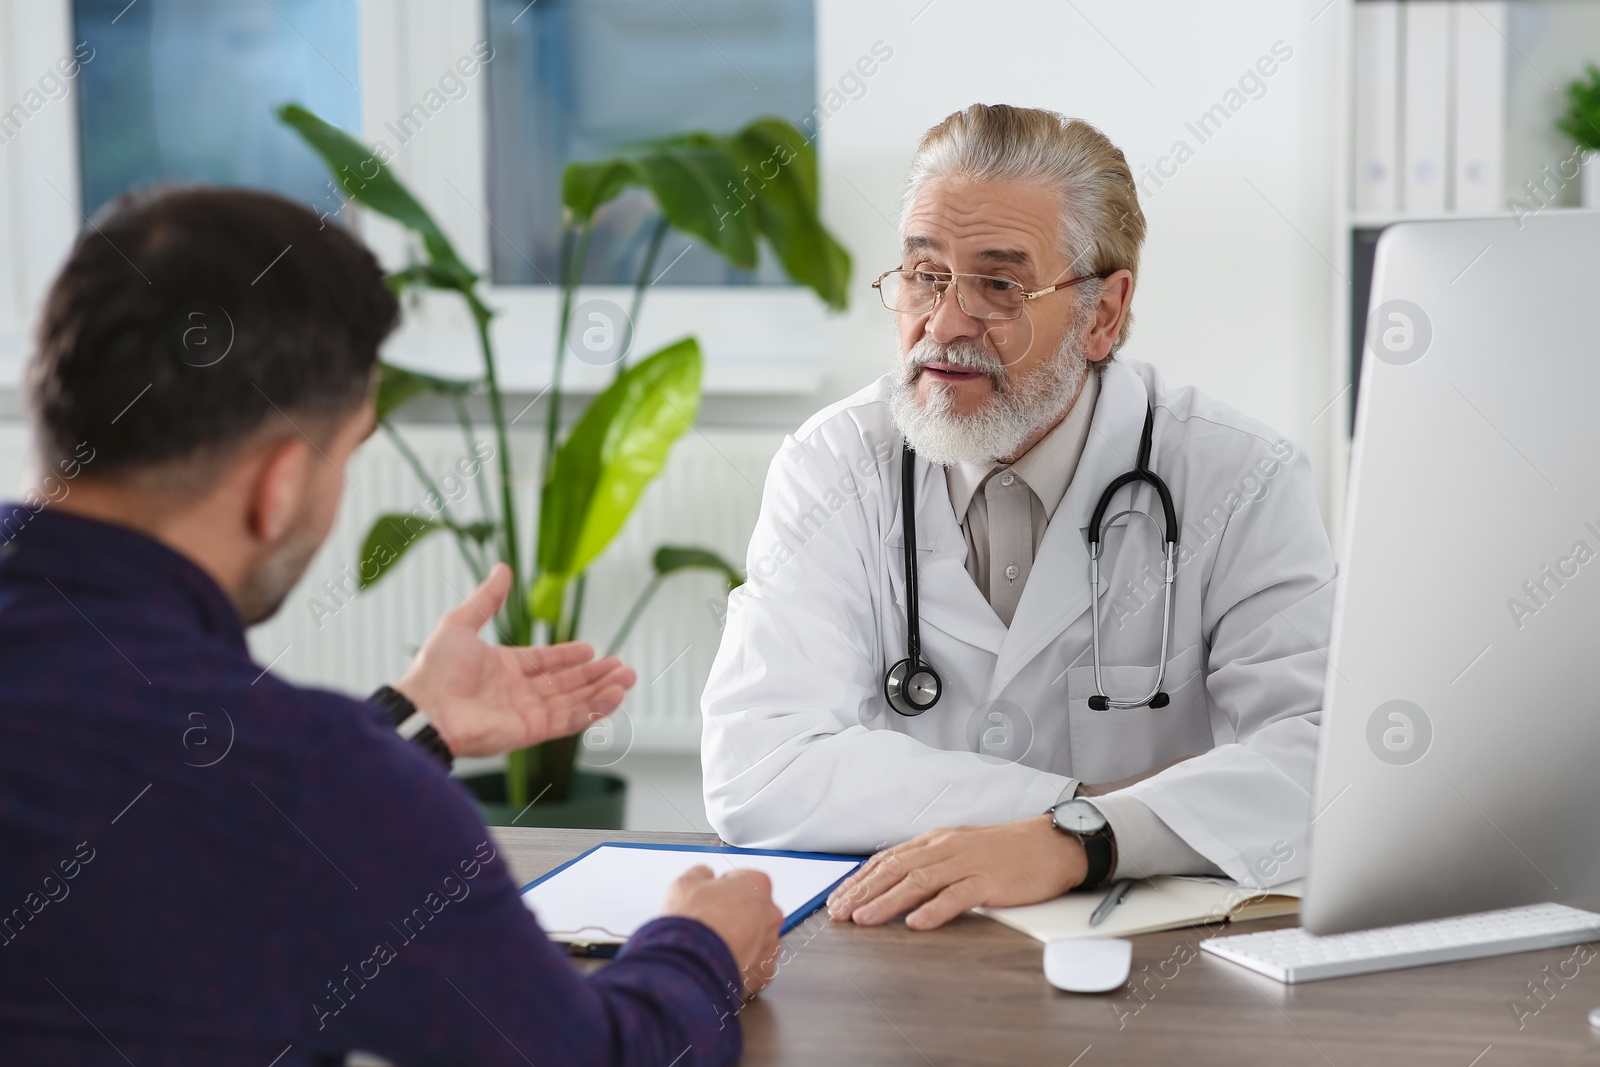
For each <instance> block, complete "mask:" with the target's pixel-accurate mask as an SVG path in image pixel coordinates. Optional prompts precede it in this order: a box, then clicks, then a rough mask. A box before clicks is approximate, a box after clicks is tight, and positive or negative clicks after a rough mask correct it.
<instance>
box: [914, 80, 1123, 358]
mask: <svg viewBox="0 0 1600 1067" xmlns="http://www.w3.org/2000/svg"><path fill="white" fill-rule="evenodd" d="M949 177H959V178H969V179H972V180H974V181H1001V182H1033V183H1036V184H1039V185H1043V186H1045V187H1046V188H1048V189H1052V190H1054V191H1055V193H1056V195H1057V196H1058V197H1059V198H1060V201H1061V238H1060V239H1061V251H1062V253H1063V254H1064V255H1065V256H1066V257H1067V261H1068V263H1069V264H1070V265H1069V267H1068V271H1069V272H1070V273H1071V274H1072V275H1079V274H1109V273H1111V272H1112V271H1115V270H1126V271H1128V272H1129V273H1131V274H1132V275H1133V278H1134V282H1135V283H1136V284H1137V282H1138V279H1139V248H1140V246H1141V245H1142V244H1144V234H1145V221H1144V212H1143V211H1141V210H1140V209H1139V194H1138V190H1137V188H1136V187H1135V186H1134V184H1133V173H1132V172H1131V171H1130V170H1129V169H1128V161H1127V160H1126V159H1125V158H1124V157H1123V155H1122V150H1121V149H1120V148H1118V147H1117V146H1116V145H1114V144H1112V143H1111V141H1110V139H1109V138H1107V137H1106V135H1105V134H1103V133H1101V132H1100V131H1099V130H1098V129H1096V128H1095V127H1094V126H1092V125H1090V124H1089V123H1087V122H1084V121H1083V120H1082V119H1074V118H1068V117H1067V116H1065V115H1061V114H1058V113H1057V112H1054V111H1046V110H1044V109H1042V108H1028V107H1012V106H1011V105H1009V104H973V105H972V106H971V107H969V108H967V109H966V110H965V111H957V112H955V113H954V114H952V115H950V116H949V117H948V118H946V119H945V120H944V121H943V122H941V123H939V124H938V125H937V126H935V127H933V128H932V129H931V130H929V131H928V132H927V133H926V134H924V135H923V137H922V143H921V144H919V145H918V146H917V154H916V155H915V156H914V157H913V158H912V160H911V168H910V171H909V172H908V173H907V175H906V191H905V197H904V199H903V200H902V201H901V208H900V232H901V236H902V237H903V236H904V235H905V219H906V215H907V214H908V213H909V211H910V210H911V207H912V205H913V204H914V203H915V202H916V199H917V195H918V194H919V193H920V192H921V191H922V187H923V186H924V185H925V184H926V183H927V182H928V181H929V179H932V178H949ZM1100 288H1101V286H1100V284H1099V283H1095V282H1084V283H1083V284H1082V286H1081V287H1080V293H1081V295H1080V296H1079V304H1078V308H1079V311H1080V312H1081V311H1082V310H1083V309H1084V308H1085V307H1086V306H1087V305H1088V304H1091V303H1092V302H1093V299H1094V298H1095V297H1097V296H1098V295H1099V292H1100ZM1132 325H1133V312H1132V311H1131V310H1130V311H1129V312H1128V313H1127V314H1126V315H1124V317H1123V320H1122V328H1121V330H1120V331H1119V332H1118V334H1117V342H1116V345H1115V346H1114V348H1121V347H1122V345H1123V343H1124V342H1125V341H1127V339H1128V330H1129V328H1130V327H1131V326H1132Z"/></svg>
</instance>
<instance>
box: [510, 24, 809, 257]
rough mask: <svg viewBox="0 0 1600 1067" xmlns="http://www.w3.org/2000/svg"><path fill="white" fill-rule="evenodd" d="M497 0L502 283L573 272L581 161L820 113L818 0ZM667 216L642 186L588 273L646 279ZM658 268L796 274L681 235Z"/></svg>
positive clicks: (625, 200)
mask: <svg viewBox="0 0 1600 1067" xmlns="http://www.w3.org/2000/svg"><path fill="white" fill-rule="evenodd" d="M486 2H487V8H486V16H487V25H488V34H489V42H490V44H491V45H492V46H493V48H494V62H493V63H491V64H489V66H488V67H487V70H488V72H489V117H488V123H489V129H488V134H489V136H488V160H487V163H488V193H489V212H490V217H491V218H492V219H493V220H494V228H493V231H492V232H491V234H490V238H489V240H490V258H491V261H492V267H493V272H494V280H495V281H496V282H498V283H500V284H531V283H541V282H547V281H552V280H554V279H555V278H556V277H557V276H558V274H559V270H560V244H561V172H562V170H563V169H564V168H565V167H566V164H567V163H568V162H569V161H571V160H575V159H577V160H589V159H598V158H603V157H605V156H608V155H612V154H614V153H616V152H617V151H618V150H619V149H621V148H623V147H624V146H626V145H627V144H628V143H630V142H633V141H639V140H642V139H645V138H650V137H659V136H663V135H666V134H673V133H684V132H687V131H690V130H706V131H708V132H711V133H726V132H729V131H731V130H734V129H737V128H739V127H740V126H743V125H744V124H745V123H747V122H749V121H750V120H751V119H753V118H756V117H757V116H761V115H775V116H777V117H779V118H784V119H787V120H789V121H790V122H792V123H794V124H795V125H797V126H800V125H801V123H802V122H803V121H805V120H806V119H808V118H810V117H811V115H812V110H813V107H814V106H815V101H816V25H815V16H814V13H813V3H812V0H670V2H666V3H663V2H661V0H539V2H538V3H535V4H530V3H528V0H486ZM801 128H802V129H806V127H804V126H801ZM654 222H655V212H654V208H653V205H652V202H651V200H650V198H649V196H648V195H647V194H645V193H643V192H642V191H638V190H635V191H632V192H629V193H627V194H625V195H624V196H622V197H620V198H619V199H618V200H616V201H614V202H613V203H612V204H610V205H608V206H607V208H606V209H605V210H604V211H602V212H601V213H600V215H599V217H598V218H597V226H596V230H595V234H594V238H593V240H592V242H591V245H590V249H589V257H588V262H587V266H586V269H585V272H584V280H585V281H586V282H588V283H590V284H599V285H608V284H614V285H631V284H633V282H634V280H635V276H636V275H637V273H638V270H639V267H640V265H641V263H642V261H643V257H644V254H645V247H646V245H647V243H648V241H649V237H650V232H651V229H652V227H653V225H654ZM767 255H768V254H767V252H766V250H765V249H763V256H764V257H767ZM656 271H657V274H658V277H659V279H660V280H659V283H658V284H662V285H666V284H676V285H719V284H721V285H750V284H781V283H782V282H783V273H782V271H781V269H779V268H778V266H777V265H776V264H775V263H771V262H768V261H766V258H764V260H763V263H762V264H761V266H760V267H758V268H757V270H756V271H755V272H753V273H751V272H745V271H739V270H735V269H734V268H732V267H729V266H728V265H727V264H726V262H724V261H723V260H722V259H721V258H720V257H719V256H717V255H716V253H714V252H712V251H710V250H708V249H706V248H704V247H703V246H701V245H700V244H699V243H698V242H695V241H692V240H690V239H689V238H688V237H686V236H684V235H682V234H679V233H677V232H672V233H669V234H668V235H667V238H666V243H665V244H664V245H663V247H662V249H661V252H660V255H659V257H658V259H657V268H656Z"/></svg>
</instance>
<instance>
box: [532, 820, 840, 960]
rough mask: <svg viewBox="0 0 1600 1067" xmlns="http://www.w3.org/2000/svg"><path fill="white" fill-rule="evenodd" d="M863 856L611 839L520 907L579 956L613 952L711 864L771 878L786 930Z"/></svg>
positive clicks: (559, 871) (540, 884)
mask: <svg viewBox="0 0 1600 1067" xmlns="http://www.w3.org/2000/svg"><path fill="white" fill-rule="evenodd" d="M865 858H866V857H864V856H839V855H834V854H832V853H825V852H779V851H775V850H771V849H754V848H733V847H731V846H727V845H651V844H634V843H623V842H618V841H608V842H606V843H605V844H602V845H596V846H595V847H594V848H591V849H590V850H589V851H587V852H585V853H584V854H583V855H581V856H579V857H577V858H576V859H573V860H568V861H567V862H566V863H563V864H562V865H561V866H559V867H557V868H556V869H555V870H553V871H551V872H550V873H549V874H546V875H544V876H543V877H541V878H538V879H535V880H534V881H532V882H529V883H528V884H527V885H525V886H523V887H522V903H523V904H524V905H525V906H526V907H528V908H529V909H531V910H532V911H533V913H534V915H535V917H536V918H538V920H539V925H540V926H542V927H544V931H545V933H546V934H547V935H549V937H550V938H551V939H552V940H554V941H560V942H564V943H566V944H567V945H568V946H569V947H571V948H572V950H573V951H575V952H586V953H589V954H592V955H602V956H603V955H612V954H614V953H615V952H616V950H617V949H618V948H620V947H621V946H622V945H623V943H624V942H626V941H627V940H628V938H629V937H631V936H633V932H634V931H635V930H637V929H639V927H641V926H643V925H644V924H645V923H647V922H649V921H650V920H651V919H653V918H655V917H656V916H657V915H659V914H661V905H662V902H663V901H664V900H666V896H667V889H668V887H670V886H671V885H672V883H673V881H674V880H675V879H676V878H677V877H678V876H679V875H680V874H682V873H683V872H684V871H687V870H688V869H689V868H691V867H694V866H697V865H699V864H705V865H706V866H708V867H710V868H711V870H712V871H713V872H714V873H716V874H725V873H727V872H728V871H732V870H736V869H738V870H757V871H761V872H762V873H764V874H765V875H767V877H769V878H771V879H772V899H773V900H774V901H776V902H777V904H778V907H779V908H781V909H782V910H783V915H784V920H783V930H782V932H783V933H788V932H789V931H790V930H791V929H793V928H794V927H795V926H797V925H799V924H800V922H801V921H803V920H804V919H805V917H806V916H808V915H810V914H811V913H812V912H814V911H816V910H817V908H819V907H821V906H822V903H823V901H825V900H827V898H828V894H829V893H831V892H833V889H834V887H835V886H837V885H838V884H839V883H840V882H842V881H844V880H845V879H846V878H848V877H849V876H850V874H851V872H853V871H854V870H855V869H856V868H857V867H859V866H861V864H862V863H863V862H864V861H865Z"/></svg>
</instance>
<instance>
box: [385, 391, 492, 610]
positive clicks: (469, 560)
mask: <svg viewBox="0 0 1600 1067" xmlns="http://www.w3.org/2000/svg"><path fill="white" fill-rule="evenodd" d="M379 425H380V426H382V427H383V432H384V433H385V434H386V435H388V438H389V440H391V441H393V442H394V446H395V447H396V448H398V449H399V450H400V455H401V456H403V457H404V458H405V461H406V462H407V463H408V464H410V466H411V470H412V473H414V474H415V475H416V476H417V480H418V481H420V482H421V483H422V485H423V488H425V489H427V490H428V492H430V493H432V494H433V495H434V496H436V497H438V499H439V514H440V515H443V516H444V521H445V525H446V526H449V527H450V531H451V533H453V534H455V538H456V547H457V548H459V549H460V550H461V558H462V559H463V560H465V561H466V564H467V570H469V571H471V572H472V577H473V580H474V581H477V582H482V581H483V577H484V569H483V567H482V566H481V565H480V564H479V563H478V561H477V560H476V559H474V558H473V556H472V554H471V553H470V552H468V551H467V544H466V539H465V536H464V535H463V534H462V533H461V532H460V530H461V524H460V523H459V522H457V521H456V519H455V516H454V515H452V514H450V503H449V501H447V500H445V498H444V494H443V493H441V492H439V487H438V486H437V485H435V484H433V478H432V477H430V476H429V474H428V468H426V467H424V466H423V465H422V460H421V459H420V458H419V457H418V456H417V454H416V453H415V452H413V451H412V450H411V446H410V445H409V444H407V443H406V439H405V438H404V437H401V436H400V431H399V430H396V429H395V428H394V426H393V424H391V423H390V422H389V420H388V419H382V420H380V421H379Z"/></svg>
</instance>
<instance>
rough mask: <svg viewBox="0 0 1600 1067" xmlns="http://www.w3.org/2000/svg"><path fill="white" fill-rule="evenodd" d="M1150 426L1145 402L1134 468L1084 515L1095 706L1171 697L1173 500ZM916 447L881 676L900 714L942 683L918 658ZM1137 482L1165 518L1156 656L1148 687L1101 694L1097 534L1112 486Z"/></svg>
mask: <svg viewBox="0 0 1600 1067" xmlns="http://www.w3.org/2000/svg"><path fill="white" fill-rule="evenodd" d="M1154 429H1155V409H1154V408H1153V407H1150V406H1146V408H1145V415H1144V432H1143V433H1142V434H1141V435H1140V438H1139V458H1138V460H1137V461H1136V462H1135V465H1134V469H1133V470H1131V471H1128V472H1127V473H1126V474H1122V475H1119V476H1118V477H1117V478H1116V479H1114V480H1113V481H1112V482H1111V484H1110V485H1108V486H1106V488H1105V492H1103V493H1102V494H1100V501H1099V503H1098V504H1096V505H1095V509H1094V515H1093V516H1092V517H1091V518H1090V520H1089V604H1090V609H1089V617H1090V619H1091V620H1092V625H1091V638H1090V639H1091V644H1092V647H1093V650H1094V689H1095V691H1094V695H1092V696H1090V697H1089V707H1090V708H1091V709H1092V710H1094V711H1110V710H1113V709H1116V710H1119V711H1120V710H1125V709H1128V708H1139V707H1146V706H1148V707H1151V708H1164V707H1166V706H1167V704H1168V703H1170V702H1171V698H1170V697H1168V695H1167V694H1166V693H1165V692H1163V691H1162V689H1161V685H1162V682H1163V681H1165V679H1166V673H1167V646H1168V641H1169V639H1170V637H1171V635H1172V585H1173V582H1174V581H1175V580H1176V578H1177V576H1178V562H1177V554H1178V519H1177V512H1176V510H1175V509H1174V508H1173V505H1172V493H1171V492H1169V491H1168V489H1167V483H1166V482H1164V481H1162V480H1161V477H1160V476H1159V475H1158V474H1156V472H1155V471H1154V470H1152V469H1151V467H1150V449H1151V438H1152V435H1153V432H1154ZM915 456H916V453H915V452H913V451H912V449H911V445H910V444H909V443H902V445H901V453H900V508H901V513H900V514H901V519H900V532H901V539H902V542H903V551H904V553H905V579H906V587H905V600H906V658H905V659H903V660H901V661H900V662H898V663H896V664H895V665H894V666H893V667H890V668H889V671H888V673H887V674H885V675H884V676H883V695H884V698H885V699H886V700H888V702H889V706H890V707H891V708H893V709H894V710H895V711H897V712H899V713H900V714H901V715H906V716H916V715H921V714H922V713H923V712H925V711H927V710H928V709H929V708H931V707H933V706H934V705H935V704H937V703H939V695H940V693H941V691H942V690H943V688H944V683H943V681H941V680H940V678H939V672H938V671H936V670H934V669H933V668H932V667H930V666H929V665H928V662H927V661H926V660H924V659H923V658H922V633H921V625H920V622H921V620H920V612H919V611H918V606H917V514H916V482H915V477H914V463H915ZM1136 482H1141V483H1144V484H1146V485H1148V486H1150V487H1151V488H1152V489H1154V490H1155V492H1156V496H1157V497H1158V498H1159V499H1160V501H1161V513H1162V518H1163V519H1164V520H1165V525H1164V527H1163V533H1162V540H1163V542H1164V544H1165V551H1164V553H1163V559H1162V562H1163V571H1162V578H1163V582H1162V585H1163V591H1162V606H1161V658H1160V660H1159V661H1158V662H1157V664H1156V678H1155V684H1154V685H1153V686H1151V688H1150V692H1148V693H1146V694H1144V695H1143V696H1141V697H1138V698H1135V699H1123V700H1117V699H1114V698H1112V697H1109V696H1107V695H1106V690H1105V684H1104V682H1102V681H1101V666H1100V612H1099V609H1098V605H1099V603H1100V539H1101V535H1102V534H1103V533H1104V522H1105V517H1106V511H1107V509H1109V508H1110V507H1111V501H1112V499H1113V498H1114V497H1115V496H1116V494H1117V491H1118V490H1120V489H1121V488H1122V487H1123V486H1126V485H1130V484H1133V483H1136Z"/></svg>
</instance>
